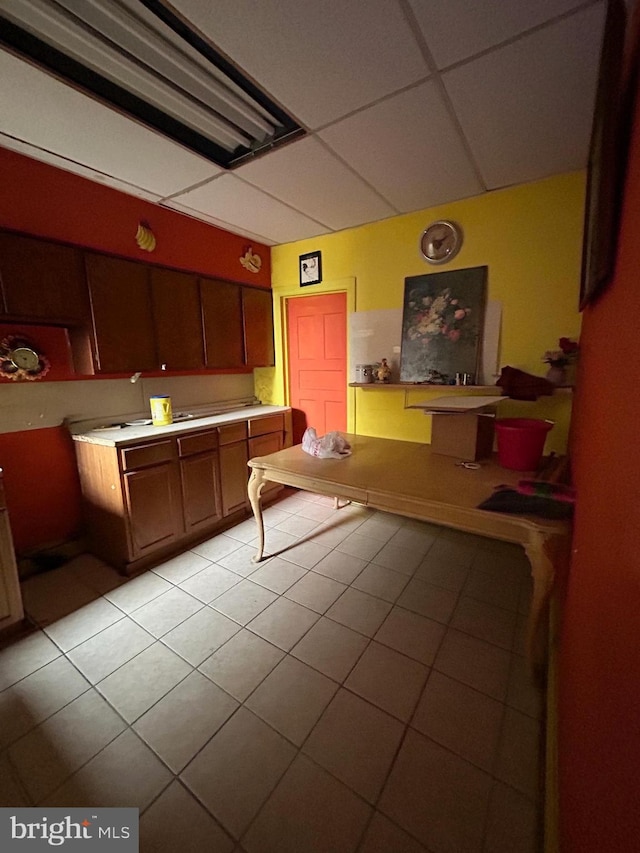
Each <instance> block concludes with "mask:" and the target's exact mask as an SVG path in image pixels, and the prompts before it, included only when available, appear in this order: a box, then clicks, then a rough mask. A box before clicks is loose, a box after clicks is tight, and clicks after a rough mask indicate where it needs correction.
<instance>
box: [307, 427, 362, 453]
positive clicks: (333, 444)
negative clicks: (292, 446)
mask: <svg viewBox="0 0 640 853" xmlns="http://www.w3.org/2000/svg"><path fill="white" fill-rule="evenodd" d="M302 449H303V450H304V451H305V453H309V454H310V455H311V456H317V457H318V458H320V459H342V458H343V457H345V456H350V455H351V445H350V444H349V442H348V441H347V440H346V438H344V437H343V436H342V435H340V433H339V432H328V433H327V434H326V435H322V436H320V437H318V434H317V433H316V431H315V429H314V428H313V427H308V428H307V429H306V430H305V431H304V435H303V436H302Z"/></svg>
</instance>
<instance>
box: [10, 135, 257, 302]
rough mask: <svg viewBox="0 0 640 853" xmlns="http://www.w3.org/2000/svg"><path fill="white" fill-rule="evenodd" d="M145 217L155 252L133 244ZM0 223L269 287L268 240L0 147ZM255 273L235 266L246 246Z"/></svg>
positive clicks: (219, 276) (137, 257)
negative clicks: (255, 259)
mask: <svg viewBox="0 0 640 853" xmlns="http://www.w3.org/2000/svg"><path fill="white" fill-rule="evenodd" d="M141 220H144V221H146V222H148V223H149V225H150V226H151V229H152V231H153V233H154V234H155V236H156V240H157V247H156V249H155V251H154V252H152V253H149V252H145V251H143V250H142V249H140V248H138V246H137V244H136V242H135V233H136V229H137V227H138V223H139V222H140V221H141ZM0 226H1V227H4V228H11V229H14V230H16V231H24V232H25V233H26V234H36V235H38V236H40V237H49V238H50V239H52V240H60V241H62V242H67V243H74V244H77V245H79V246H86V247H88V248H92V249H98V250H100V251H102V252H110V253H112V254H114V255H122V256H124V257H130V258H136V259H137V260H143V261H148V262H150V263H154V264H161V265H164V266H168V267H176V268H178V269H186V270H193V271H194V272H201V273H205V274H208V275H212V276H216V277H218V278H224V279H229V280H230V281H239V282H244V283H246V284H253V285H260V286H262V287H270V286H271V254H270V250H269V247H268V246H265V245H263V244H260V243H256V242H252V241H251V240H248V239H247V238H246V237H239V236H238V235H236V234H230V233H229V232H228V231H223V230H222V229H221V228H216V227H215V226H214V225H208V224H207V223H205V222H200V221H198V220H196V219H191V217H189V216H185V215H184V214H181V213H177V212H176V211H173V210H166V209H164V208H162V207H159V206H158V205H155V204H152V203H151V202H148V201H143V200H142V199H138V198H134V197H133V196H130V195H125V194H124V193H121V192H118V191H117V190H113V189H111V188H110V187H105V186H103V185H102V184H98V183H94V182H93V181H88V180H87V179H86V178H81V177H79V176H78V175H72V174H71V173H70V172H63V171H62V170H61V169H56V168H54V167H53V166H49V165H47V164H46V163H40V162H38V161H37V160H31V159H30V158H29V157H24V156H22V154H16V153H14V152H13V151H8V150H6V149H4V148H0ZM249 245H251V246H253V250H254V252H257V253H258V254H259V255H260V257H261V258H262V267H261V269H260V272H259V273H250V272H248V271H247V270H245V269H244V267H243V266H242V265H241V264H240V260H239V259H240V257H241V256H242V255H243V254H244V253H245V251H246V249H247V247H248V246H249Z"/></svg>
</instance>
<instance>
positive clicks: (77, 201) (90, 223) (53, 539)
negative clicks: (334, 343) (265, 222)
mask: <svg viewBox="0 0 640 853" xmlns="http://www.w3.org/2000/svg"><path fill="white" fill-rule="evenodd" d="M141 220H145V221H146V222H148V223H149V225H150V226H151V228H152V230H153V232H154V234H155V236H156V240H157V248H156V250H155V251H154V252H153V253H151V254H150V253H148V252H144V251H143V250H141V249H139V248H138V246H137V244H136V242H135V233H136V229H137V227H138V222H140V221H141ZM0 227H4V228H10V229H13V230H16V231H21V232H24V233H26V234H34V235H37V236H40V237H46V238H49V239H52V240H60V241H62V242H67V243H73V244H76V245H79V246H86V247H88V248H92V249H97V250H99V251H103V252H109V253H112V254H116V255H121V256H124V257H131V258H135V259H137V260H142V261H146V262H150V263H154V264H161V265H166V266H169V267H175V268H178V269H186V270H193V271H195V272H201V273H204V274H206V275H211V276H213V277H216V278H224V279H228V280H232V281H238V282H242V283H246V284H252V285H259V286H262V287H270V286H271V256H270V249H269V247H268V246H265V245H262V244H258V243H255V242H252V241H250V240H247V239H246V238H245V237H239V236H237V235H235V234H230V233H229V232H227V231H223V230H222V229H220V228H216V227H214V226H213V225H207V224H206V223H204V222H199V221H197V220H195V219H191V218H190V217H188V216H184V215H183V214H180V213H177V212H175V211H171V210H164V209H163V208H161V207H158V206H157V205H154V204H151V203H149V202H146V201H142V200H141V199H137V198H134V197H133V196H128V195H125V194H124V193H121V192H118V191H117V190H113V189H110V188H109V187H105V186H102V185H101V184H98V183H93V182H92V181H88V180H86V179H85V178H81V177H78V176H77V175H73V174H71V173H70V172H64V171H62V170H60V169H56V168H54V167H53V166H49V165H47V164H45V163H39V162H38V161H36V160H31V159H29V158H28V157H23V156H22V155H20V154H15V153H13V152H11V151H7V150H6V149H2V148H0ZM249 245H252V246H253V251H254V252H257V253H258V254H259V255H260V257H261V258H262V268H261V270H260V272H259V273H257V274H256V273H250V272H248V271H247V270H245V269H244V267H242V265H241V264H240V257H241V256H242V255H243V254H244V253H245V251H246V249H247V247H248V246H249ZM12 332H13V333H18V332H22V333H28V334H30V335H31V337H32V338H33V340H34V342H37V344H38V346H40V347H41V348H42V350H43V351H44V352H45V353H47V355H48V356H49V357H50V359H51V361H52V365H54V364H55V367H54V366H52V369H51V372H50V373H49V374H48V375H47V376H46V377H45V378H44V379H43V380H40V381H49V380H51V381H53V380H62V379H71V378H73V376H72V374H71V373H70V372H69V370H68V369H67V368H66V367H64V366H63V364H66V365H68V364H69V362H68V357H69V354H68V348H67V344H66V334H65V332H64V331H63V330H61V329H46V328H44V327H38V328H37V329H30V328H28V327H26V326H19V327H15V328H11V327H5V326H0V338H2V337H4V336H5V335H6V334H7V333H12ZM214 372H216V373H219V372H220V371H214ZM230 372H237V371H230ZM97 381H99V380H97ZM6 383H9V384H11V383H10V382H9V380H1V381H0V394H1V393H2V390H3V388H2V385H3V384H6ZM0 467H1V468H3V469H4V480H5V488H6V496H7V506H8V509H9V517H10V519H11V527H12V530H13V535H14V540H15V546H16V551H18V552H19V553H24V552H25V551H29V550H34V549H37V548H39V547H44V546H47V545H50V544H55V543H58V542H60V541H64V540H65V539H67V538H70V537H71V536H73V535H74V534H75V533H77V532H78V531H79V529H80V527H81V506H80V488H79V483H78V477H77V473H76V465H75V456H74V453H73V448H72V442H71V440H70V439H69V436H68V434H67V431H66V428H65V427H53V428H51V429H41V430H28V431H25V432H14V433H2V424H1V423H0Z"/></svg>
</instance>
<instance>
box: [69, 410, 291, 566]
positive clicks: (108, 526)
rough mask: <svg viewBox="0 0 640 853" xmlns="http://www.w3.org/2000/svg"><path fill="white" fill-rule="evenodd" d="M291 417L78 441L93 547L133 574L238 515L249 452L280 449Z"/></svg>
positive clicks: (244, 503) (244, 501)
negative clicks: (131, 439)
mask: <svg viewBox="0 0 640 853" xmlns="http://www.w3.org/2000/svg"><path fill="white" fill-rule="evenodd" d="M288 423H290V416H289V413H288V412H287V413H286V416H285V415H283V414H277V415H275V416H272V415H268V416H265V417H262V418H252V419H251V420H249V421H242V422H239V423H235V424H225V425H224V426H220V427H209V428H208V429H200V430H192V431H189V432H185V433H183V434H181V435H178V436H171V435H167V434H166V433H165V435H164V436H163V437H160V436H159V437H158V438H150V439H148V440H147V441H140V442H138V443H136V444H128V445H120V446H119V447H113V446H108V445H102V444H93V443H90V442H85V441H75V442H74V445H75V449H76V458H77V460H78V471H79V474H80V483H81V486H82V494H83V498H84V508H85V521H86V526H87V532H88V537H89V543H90V548H91V550H92V552H93V553H94V554H96V555H97V556H98V557H100V558H101V559H103V560H105V562H107V563H110V564H112V565H114V566H116V567H117V568H118V569H120V570H121V571H123V572H124V573H125V574H133V573H135V572H137V571H140V570H142V569H144V568H148V567H149V566H150V565H152V564H153V563H154V562H159V561H160V560H161V559H164V558H167V557H169V556H171V555H172V554H174V553H177V552H179V551H180V550H185V549H186V548H188V547H189V545H190V543H193V542H195V541H196V540H198V539H204V538H205V537H206V536H207V534H211V535H213V534H215V532H216V531H217V530H219V529H220V528H221V527H222V526H223V525H224V524H229V522H233V521H234V520H235V519H234V517H237V518H238V520H240V519H241V518H242V517H243V513H244V514H245V515H246V513H247V511H248V506H249V500H248V494H247V481H248V479H249V467H248V465H247V462H248V459H249V458H250V456H264V455H266V454H268V453H274V452H275V451H276V450H280V449H281V448H282V446H283V442H285V441H286V436H287V435H288V434H289V433H290V427H287V424H288ZM287 430H288V431H287ZM281 488H282V487H281V486H279V485H278V484H277V483H276V484H273V487H272V488H270V489H269V490H268V491H267V490H266V489H265V492H264V497H265V498H267V499H269V498H273V497H274V496H275V494H277V492H278V491H279V490H280V489H281Z"/></svg>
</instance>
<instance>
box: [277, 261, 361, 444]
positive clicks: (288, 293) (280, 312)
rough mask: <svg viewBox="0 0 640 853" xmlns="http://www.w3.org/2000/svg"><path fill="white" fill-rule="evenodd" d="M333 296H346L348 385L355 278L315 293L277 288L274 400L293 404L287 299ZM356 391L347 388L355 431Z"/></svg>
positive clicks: (316, 288)
mask: <svg viewBox="0 0 640 853" xmlns="http://www.w3.org/2000/svg"><path fill="white" fill-rule="evenodd" d="M330 293H345V294H346V308H347V316H346V323H347V327H346V329H345V332H346V336H347V364H346V370H347V383H349V382H350V381H352V380H351V377H350V376H349V359H350V342H349V315H350V314H352V313H353V312H354V311H355V310H356V280H355V278H353V277H349V278H344V279H339V280H336V281H332V282H322V283H320V284H314V285H313V292H312V293H300V285H299V284H298V283H296V284H285V285H282V286H280V287H274V288H273V312H274V318H273V320H274V324H273V325H274V335H275V338H276V341H275V343H276V369H275V375H274V382H273V389H272V394H273V399H274V401H275V400H276V399H280V400H281V401H282V403H283V405H286V406H289V405H291V397H290V390H289V350H288V331H289V330H288V328H287V300H289V299H304V298H306V297H309V296H327V295H328V294H330ZM355 391H356V389H355V388H349V387H347V430H348V432H355Z"/></svg>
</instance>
